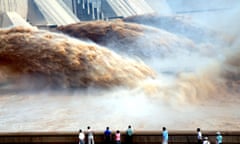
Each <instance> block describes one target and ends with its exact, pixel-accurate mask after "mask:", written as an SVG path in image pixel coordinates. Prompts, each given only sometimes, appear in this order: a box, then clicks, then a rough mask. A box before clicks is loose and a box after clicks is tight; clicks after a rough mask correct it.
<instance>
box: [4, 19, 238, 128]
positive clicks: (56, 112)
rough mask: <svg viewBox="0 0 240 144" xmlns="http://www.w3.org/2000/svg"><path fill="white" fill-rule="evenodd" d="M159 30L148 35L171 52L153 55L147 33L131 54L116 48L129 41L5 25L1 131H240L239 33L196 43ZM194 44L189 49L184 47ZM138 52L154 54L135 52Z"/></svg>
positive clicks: (134, 42)
mask: <svg viewBox="0 0 240 144" xmlns="http://www.w3.org/2000/svg"><path fill="white" fill-rule="evenodd" d="M113 23H114V22H113ZM156 33H157V34H162V37H164V38H162V39H161V38H159V35H155V34H154V33H150V34H149V31H148V32H147V33H144V34H145V37H144V38H148V39H147V40H151V39H156V41H157V40H159V41H161V44H162V45H167V46H168V49H169V50H170V52H169V51H168V53H164V54H161V55H157V54H156V53H158V52H164V51H161V50H160V51H158V50H156V51H151V52H149V53H148V50H147V49H146V47H144V48H142V47H141V43H142V40H143V39H142V38H141V37H140V40H139V39H138V40H135V41H133V44H132V43H131V44H129V46H136V43H137V46H138V49H137V50H136V51H132V53H131V54H129V55H127V54H126V53H124V52H123V53H119V50H118V51H116V49H117V48H118V46H119V47H125V48H126V46H122V45H120V44H119V43H117V44H114V42H113V41H111V42H110V44H106V47H103V46H99V45H98V44H93V42H89V40H87V41H85V40H84V41H83V40H77V39H73V38H70V37H68V36H67V35H63V34H55V33H51V32H46V31H40V30H33V31H32V30H23V31H22V30H16V33H15V32H14V30H13V32H11V33H7V36H6V35H4V34H6V32H5V30H2V31H1V33H0V34H1V37H0V38H1V44H2V45H1V46H0V59H1V73H0V74H1V75H0V76H1V77H0V80H1V87H0V90H1V91H0V93H1V96H0V131H77V130H78V129H80V128H81V129H86V127H87V126H91V127H92V128H93V129H94V130H104V129H105V127H106V126H109V127H110V128H111V129H113V130H114V129H120V130H125V129H126V128H127V126H128V125H129V124H130V125H132V126H133V128H134V129H136V130H160V129H161V128H162V126H165V127H167V128H168V129H169V130H195V129H196V128H197V127H201V128H202V129H203V130H239V128H240V121H239V119H240V113H239V108H240V106H239V105H240V98H239V84H240V83H239V64H238V62H239V58H238V55H239V50H238V49H239V42H238V38H239V37H238V35H231V37H230V36H229V35H225V34H222V33H221V34H222V38H223V39H221V40H216V41H211V42H206V41H204V42H202V43H196V42H195V41H194V40H191V39H190V38H187V37H184V36H179V35H177V34H174V33H170V32H166V31H164V30H157V32H156ZM126 35H127V34H126ZM140 35H141V34H140ZM146 35H147V36H149V37H146ZM218 36H219V35H218ZM23 37H24V38H23ZM218 38H219V37H217V38H216V39H218ZM219 41H221V42H219ZM144 42H145V43H147V41H144ZM151 42H152V41H151ZM189 42H190V43H191V49H189V48H186V49H184V46H185V44H186V43H187V44H186V45H188V43H189ZM16 43H17V45H16ZM21 43H23V44H22V45H21ZM172 43H174V44H172ZM181 43H183V44H181ZM178 44H179V45H181V50H179V49H178V47H177V45H178ZM79 45H81V46H79ZM149 46H150V45H149ZM151 46H152V47H154V46H156V47H157V48H156V49H161V45H160V46H159V43H158V44H157V45H154V44H152V45H151ZM163 47H164V46H163ZM33 48H34V49H33ZM126 51H127V50H126ZM139 51H141V53H148V54H147V55H144V56H142V57H141V56H140V55H134V56H133V55H132V54H134V53H135V52H136V53H138V52H139ZM95 58H96V59H97V60H95ZM16 63H17V64H16ZM39 83H40V84H39ZM38 84H39V85H38ZM45 85H46V87H44V86H45ZM54 85H57V87H54Z"/></svg>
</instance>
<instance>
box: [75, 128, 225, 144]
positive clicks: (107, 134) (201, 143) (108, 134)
mask: <svg viewBox="0 0 240 144" xmlns="http://www.w3.org/2000/svg"><path fill="white" fill-rule="evenodd" d="M125 134H126V144H132V143H133V138H132V136H133V134H134V133H133V129H132V126H131V125H129V126H128V128H127V130H126V131H125ZM86 135H87V140H85V133H84V132H83V130H82V129H80V130H79V144H85V142H86V141H87V144H94V132H93V131H92V129H91V127H90V126H88V127H87V131H86ZM222 140H223V137H222V135H221V133H220V132H219V131H218V132H216V144H223V143H222ZM104 142H105V144H111V143H112V142H115V143H116V144H121V132H120V130H116V132H115V134H114V137H113V133H112V131H111V130H110V127H106V130H105V131H104ZM197 143H198V144H211V143H210V141H209V140H208V137H207V136H205V137H203V135H202V132H201V129H200V128H197ZM162 144H168V131H167V128H166V127H162Z"/></svg>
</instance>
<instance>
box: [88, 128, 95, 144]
mask: <svg viewBox="0 0 240 144" xmlns="http://www.w3.org/2000/svg"><path fill="white" fill-rule="evenodd" d="M87 135H88V144H94V136H93V131H92V129H91V128H90V126H88V127H87Z"/></svg>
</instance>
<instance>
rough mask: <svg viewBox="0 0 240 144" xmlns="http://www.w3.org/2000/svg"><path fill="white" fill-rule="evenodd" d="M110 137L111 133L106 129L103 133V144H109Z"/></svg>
mask: <svg viewBox="0 0 240 144" xmlns="http://www.w3.org/2000/svg"><path fill="white" fill-rule="evenodd" d="M111 135H112V132H111V131H110V128H109V127H106V130H105V131H104V141H105V144H110V143H111Z"/></svg>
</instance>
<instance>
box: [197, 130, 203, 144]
mask: <svg viewBox="0 0 240 144" xmlns="http://www.w3.org/2000/svg"><path fill="white" fill-rule="evenodd" d="M197 141H198V144H202V132H201V130H200V128H197Z"/></svg>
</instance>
